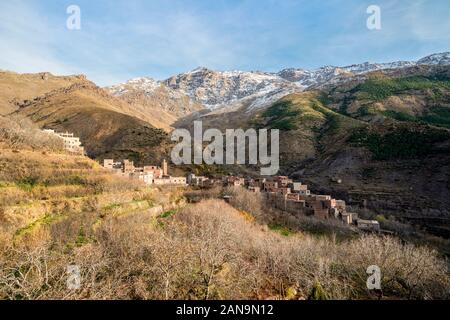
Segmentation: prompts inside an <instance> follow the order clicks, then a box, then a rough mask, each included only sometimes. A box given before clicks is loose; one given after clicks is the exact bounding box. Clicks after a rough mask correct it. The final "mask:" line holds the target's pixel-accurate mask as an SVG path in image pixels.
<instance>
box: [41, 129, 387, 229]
mask: <svg viewBox="0 0 450 320" xmlns="http://www.w3.org/2000/svg"><path fill="white" fill-rule="evenodd" d="M44 132H46V133H48V134H52V135H56V136H58V137H60V138H62V139H63V141H64V147H65V149H66V150H67V151H69V152H71V153H76V154H81V155H84V148H83V147H82V145H81V142H80V139H79V138H77V137H75V136H74V135H73V134H72V133H68V132H66V133H56V132H55V131H54V130H48V129H47V130H44ZM103 167H104V168H105V169H106V170H111V171H113V172H115V173H116V174H117V175H120V176H123V177H126V178H129V179H137V180H140V181H142V182H143V183H145V184H147V185H155V186H159V185H178V186H186V187H187V186H191V187H196V188H200V189H207V188H212V187H214V186H222V187H242V188H246V189H247V190H249V191H251V192H254V193H260V194H262V195H263V196H264V197H265V198H266V199H267V201H268V203H269V204H270V205H271V206H273V207H274V208H277V209H279V210H281V211H285V212H288V213H290V214H293V215H305V216H312V217H314V218H316V219H319V220H329V219H335V220H338V221H341V222H342V223H343V224H345V225H356V226H357V227H358V228H359V229H361V230H365V231H373V232H379V231H380V224H379V222H378V221H375V220H364V219H359V217H358V215H357V214H356V213H352V212H348V211H347V206H346V203H345V201H343V200H338V199H334V198H332V197H331V196H330V195H319V194H312V193H311V191H310V190H309V189H308V186H307V185H305V184H302V183H301V182H299V181H293V180H292V179H289V177H287V176H275V177H270V178H263V177H260V178H250V177H247V178H244V177H238V176H222V177H220V178H211V177H206V176H196V175H195V174H193V173H189V174H188V175H187V176H186V177H173V176H171V175H170V174H169V169H168V163H167V161H166V160H165V159H164V160H163V161H162V163H161V164H160V165H154V164H152V165H145V166H142V167H137V166H135V165H134V162H133V161H131V160H123V161H117V162H116V161H114V159H104V160H103ZM225 200H226V201H227V200H228V199H227V197H225Z"/></svg>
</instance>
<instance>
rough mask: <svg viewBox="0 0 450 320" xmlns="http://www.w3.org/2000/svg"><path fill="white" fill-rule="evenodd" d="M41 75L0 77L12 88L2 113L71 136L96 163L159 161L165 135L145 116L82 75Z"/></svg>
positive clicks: (166, 137) (165, 146)
mask: <svg viewBox="0 0 450 320" xmlns="http://www.w3.org/2000/svg"><path fill="white" fill-rule="evenodd" d="M11 75H12V76H13V77H14V79H16V80H15V82H11V79H10V78H11ZM43 77H44V76H41V75H16V74H10V73H6V74H3V78H2V77H0V78H1V79H2V81H3V82H4V83H9V84H8V85H7V86H8V87H9V86H11V88H15V89H14V90H13V89H11V91H10V93H8V91H7V92H6V94H9V95H10V96H8V98H10V99H9V100H8V101H9V103H7V104H6V103H5V104H4V106H6V107H5V110H6V109H9V110H14V111H13V113H12V115H14V116H19V117H26V118H29V119H31V120H32V121H33V122H35V123H36V124H37V125H38V126H39V127H41V128H51V129H55V130H57V131H69V132H72V133H74V134H75V135H76V136H79V137H80V138H81V141H82V143H83V145H84V146H85V148H86V151H87V153H88V155H89V156H91V157H92V158H95V159H98V160H101V159H103V158H104V157H116V158H120V159H123V158H130V159H132V160H135V161H137V162H141V161H151V162H154V161H158V162H159V161H160V160H161V158H162V157H163V156H164V155H166V153H167V150H168V148H169V147H168V145H169V139H168V136H167V134H166V133H165V132H164V131H163V130H161V129H158V128H157V127H155V126H154V125H153V124H152V122H153V118H152V115H151V114H148V113H146V112H143V111H142V110H136V109H134V108H133V107H132V106H131V105H130V104H128V103H126V102H125V101H122V100H120V99H117V98H115V97H113V96H111V95H110V94H109V93H108V92H107V91H105V90H104V89H101V88H99V87H97V86H96V85H95V84H93V83H92V82H90V81H88V80H86V79H85V78H84V77H79V76H76V77H55V76H52V75H47V74H45V77H44V78H43ZM8 81H9V82H8ZM47 81H49V82H50V83H49V84H48V85H47ZM5 86H6V85H5ZM39 93H42V94H40V95H35V96H33V95H34V94H39ZM6 94H5V95H4V96H5V98H4V99H5V100H6V97H7V95H6Z"/></svg>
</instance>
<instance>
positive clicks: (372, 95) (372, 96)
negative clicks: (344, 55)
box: [352, 76, 450, 101]
mask: <svg viewBox="0 0 450 320" xmlns="http://www.w3.org/2000/svg"><path fill="white" fill-rule="evenodd" d="M426 89H429V90H433V91H434V92H435V93H436V94H438V93H439V92H440V90H442V89H444V90H450V79H448V78H445V77H444V78H436V77H424V76H411V77H400V78H390V77H386V76H378V77H372V78H370V79H368V80H367V81H365V82H363V83H362V84H360V85H358V86H356V87H355V88H354V89H353V90H352V92H354V93H356V96H357V97H358V99H360V100H370V101H382V100H384V99H386V98H387V97H390V96H393V95H396V94H401V93H404V92H405V91H408V90H426Z"/></svg>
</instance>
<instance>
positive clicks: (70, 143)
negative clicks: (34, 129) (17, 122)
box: [43, 129, 84, 155]
mask: <svg viewBox="0 0 450 320" xmlns="http://www.w3.org/2000/svg"><path fill="white" fill-rule="evenodd" d="M43 131H44V132H45V133H48V134H53V135H55V136H57V137H60V138H61V139H63V141H64V149H66V150H67V151H69V152H72V153H77V154H81V155H84V148H83V146H82V145H81V141H80V138H78V137H75V136H74V134H73V133H69V132H65V133H58V132H55V130H51V129H44V130H43Z"/></svg>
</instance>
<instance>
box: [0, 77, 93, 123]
mask: <svg viewBox="0 0 450 320" xmlns="http://www.w3.org/2000/svg"><path fill="white" fill-rule="evenodd" d="M85 80H86V77H85V76H83V75H77V76H64V77H56V76H53V75H52V74H50V73H47V72H43V73H35V74H31V73H30V74H18V73H15V72H9V71H0V115H6V114H9V113H11V112H14V111H16V110H17V109H18V108H19V105H20V104H21V103H24V102H25V103H26V102H28V101H31V100H33V99H34V98H35V97H37V96H41V95H44V94H46V93H49V92H51V91H53V90H57V89H60V88H65V87H69V86H71V85H74V84H77V83H83V82H84V81H85Z"/></svg>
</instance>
